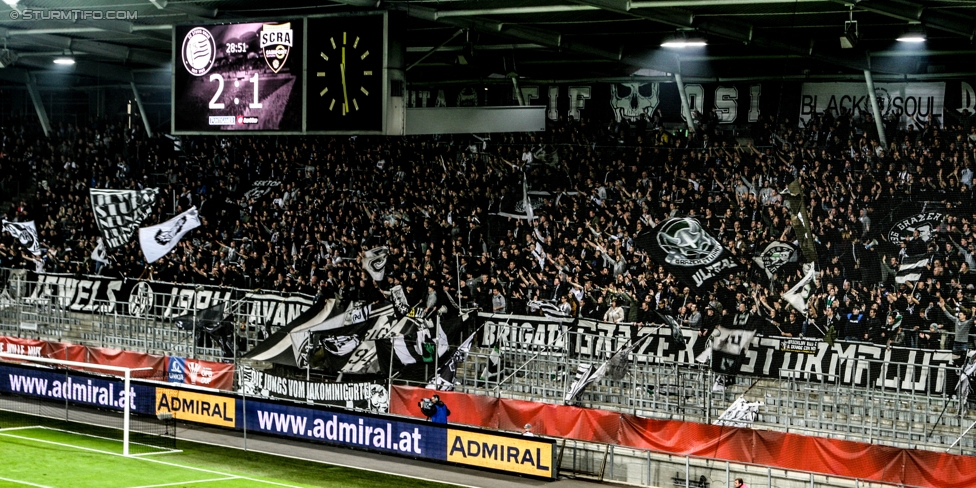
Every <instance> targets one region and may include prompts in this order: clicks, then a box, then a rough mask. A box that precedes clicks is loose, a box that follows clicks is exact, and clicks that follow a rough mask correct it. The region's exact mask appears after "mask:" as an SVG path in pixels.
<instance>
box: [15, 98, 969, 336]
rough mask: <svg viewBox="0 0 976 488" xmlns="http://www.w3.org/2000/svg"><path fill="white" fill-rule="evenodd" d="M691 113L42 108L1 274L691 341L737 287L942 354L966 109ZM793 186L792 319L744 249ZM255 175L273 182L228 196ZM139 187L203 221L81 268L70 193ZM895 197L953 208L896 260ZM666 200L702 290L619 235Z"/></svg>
mask: <svg viewBox="0 0 976 488" xmlns="http://www.w3.org/2000/svg"><path fill="white" fill-rule="evenodd" d="M696 115H697V114H696ZM696 121H698V122H699V124H700V125H699V130H698V131H697V132H695V133H692V135H691V137H687V136H685V135H683V134H684V133H683V132H680V131H670V130H668V129H667V128H665V127H664V126H662V125H661V124H660V123H659V119H657V118H655V119H654V120H652V121H640V122H639V123H634V124H630V123H627V122H626V121H625V122H622V123H610V124H606V123H595V122H592V121H589V120H586V119H584V120H579V121H576V120H573V119H571V118H570V119H568V120H560V121H557V122H552V123H550V125H549V127H548V128H547V130H546V131H545V132H542V133H528V134H492V135H491V136H490V137H488V136H415V137H390V138H380V137H334V138H333V137H293V136H288V137H285V136H281V137H269V136H259V137H257V136H250V137H249V136H238V135H233V136H230V135H229V136H226V137H182V138H179V139H175V138H172V137H168V136H164V135H157V136H156V137H152V138H147V137H145V134H144V133H141V131H139V130H135V129H123V128H122V127H120V126H117V125H112V124H109V123H100V122H94V123H91V124H89V125H84V126H79V125H73V124H56V125H55V127H54V129H53V132H52V134H51V135H50V136H49V137H45V136H43V135H42V134H40V133H39V132H38V131H36V130H33V129H32V128H31V126H30V125H29V124H18V123H8V124H7V125H6V126H5V127H3V129H2V137H3V147H2V152H3V154H2V157H0V175H2V177H0V185H3V187H2V188H0V190H2V192H3V195H8V196H9V195H14V194H15V193H16V192H15V190H14V188H15V186H16V187H17V188H20V186H19V183H15V181H19V180H15V177H18V178H20V177H24V175H29V180H28V181H29V185H28V184H25V185H24V187H25V188H33V189H36V190H32V191H30V192H26V193H25V192H21V193H20V194H19V196H18V198H17V199H16V200H14V201H12V202H10V206H9V208H2V209H0V213H3V214H4V218H5V219H8V220H18V221H29V220H33V221H35V223H36V226H37V230H38V233H39V238H40V241H41V242H42V243H43V254H42V255H41V256H33V255H31V254H30V253H27V252H26V251H25V249H24V248H23V247H22V246H21V245H20V244H19V243H17V242H16V241H14V240H13V239H12V238H11V237H10V236H9V235H7V234H4V235H3V237H2V238H0V266H3V267H27V268H30V269H37V270H43V271H45V272H49V273H80V274H96V273H97V274H102V275H108V276H120V277H126V278H131V279H155V280H162V281H174V282H187V283H207V284H219V285H223V286H233V287H240V288H263V289H275V290H282V291H289V292H299V293H305V294H308V295H316V296H320V297H334V296H340V297H342V298H344V299H351V300H375V299H380V298H382V297H383V296H384V295H388V294H389V290H390V289H391V287H393V286H394V285H402V287H403V289H404V291H405V293H406V296H407V298H408V301H409V302H410V303H411V305H414V306H415V307H416V310H417V311H418V313H434V312H435V311H436V310H438V309H440V308H441V307H445V306H446V307H454V308H457V307H462V306H463V307H469V306H478V307H480V308H481V309H483V310H494V311H497V312H510V313H518V314H537V313H541V311H542V310H548V311H550V312H552V311H556V310H558V311H559V313H565V314H568V315H580V316H584V317H591V318H597V319H602V320H608V321H614V322H636V323H651V322H659V320H660V318H659V316H658V315H657V312H663V313H667V314H671V315H674V316H676V317H678V318H679V320H681V322H682V323H683V324H684V325H685V326H688V327H696V328H699V329H701V330H702V333H703V334H704V333H707V332H708V329H709V328H711V327H714V326H715V325H716V324H718V323H719V322H720V321H721V320H722V317H723V316H728V315H730V314H731V313H734V311H735V309H736V308H738V307H739V304H740V303H741V304H743V305H744V306H745V307H746V309H750V308H751V309H752V310H753V311H754V312H755V313H756V314H757V317H761V318H762V320H763V322H762V324H763V326H762V327H763V329H764V333H767V334H775V335H784V336H800V335H803V336H811V337H823V336H824V335H825V334H827V333H828V331H829V330H830V329H831V328H833V329H834V330H835V331H836V334H837V337H838V338H842V339H843V338H847V339H851V340H862V341H872V342H875V343H878V344H889V345H906V346H917V347H927V348H935V347H946V343H945V342H944V341H945V337H946V336H947V334H945V333H943V331H947V332H952V331H954V330H955V328H956V327H957V326H958V327H959V331H960V334H958V335H957V337H956V339H957V341H958V343H957V347H963V345H964V344H965V343H966V339H965V337H964V336H965V334H966V333H967V332H965V331H964V329H968V324H969V323H971V317H972V303H971V300H970V299H969V297H970V296H971V294H972V288H973V286H974V284H976V274H973V272H972V271H971V269H972V267H973V266H974V265H976V263H974V261H973V255H974V254H976V248H974V243H973V235H972V232H973V229H972V226H973V223H974V220H976V214H974V213H973V210H972V196H973V158H976V126H973V125H972V124H971V122H970V121H969V119H968V118H966V117H964V118H960V119H958V120H955V119H954V120H953V122H952V123H949V124H944V125H943V122H942V121H940V120H938V119H932V118H929V119H928V120H919V119H915V120H909V119H907V118H905V119H904V120H898V119H892V120H888V121H886V126H885V130H886V133H887V134H886V135H887V138H888V141H890V143H889V144H888V145H887V146H882V145H881V144H879V138H878V137H877V133H876V132H875V128H874V127H875V125H874V123H873V122H872V121H871V120H870V117H869V116H862V115H861V114H850V113H846V112H845V113H841V114H836V113H833V114H831V113H826V114H820V115H819V116H816V117H814V118H813V119H812V120H810V121H809V122H807V123H806V124H803V125H799V126H798V124H797V123H796V122H791V121H788V120H780V121H777V120H773V119H772V117H768V116H767V117H764V118H762V120H760V121H759V122H758V123H756V124H755V125H754V126H753V127H751V128H750V131H749V136H748V137H745V138H744V137H739V138H734V137H732V136H731V135H728V134H731V131H724V132H723V131H722V130H721V129H720V128H719V127H718V126H717V125H716V124H714V123H710V122H709V118H708V117H707V116H700V115H697V116H696ZM524 175H528V176H527V177H526V176H524ZM523 179H525V180H528V181H530V182H532V183H531V185H530V186H532V189H533V190H540V191H539V192H537V193H535V196H534V197H533V198H534V199H535V203H534V205H533V207H534V208H533V210H532V213H533V214H534V217H535V218H533V219H519V218H513V217H504V216H498V215H497V213H498V212H500V211H502V212H503V213H505V212H504V211H503V210H504V209H506V208H508V206H510V204H511V203H512V202H513V201H521V200H523V194H522V188H523V186H522V185H523ZM795 179H800V180H801V181H802V184H803V186H804V189H805V192H806V193H807V194H806V197H807V202H806V203H807V208H808V209H809V214H810V221H811V229H812V231H813V234H814V236H815V237H816V239H817V248H816V251H817V255H818V269H819V270H820V272H819V279H818V281H817V286H816V287H815V288H814V291H813V293H812V295H810V297H809V307H808V313H807V314H806V315H804V314H802V313H798V312H797V311H796V310H795V309H793V308H791V307H790V306H788V305H786V304H785V302H784V301H783V300H782V299H781V296H780V295H781V293H782V292H783V291H784V290H786V289H787V288H788V287H789V286H790V285H791V284H793V283H795V282H797V281H798V280H799V278H800V271H799V270H798V269H793V268H791V269H790V272H788V273H781V274H780V275H776V276H774V277H773V278H772V280H767V278H766V277H765V274H764V272H763V271H762V270H760V269H758V266H757V265H756V263H755V262H754V261H753V259H752V258H753V256H754V254H755V253H756V252H758V251H759V250H761V249H762V248H763V247H764V246H765V245H766V244H767V243H769V242H771V241H773V240H785V241H795V240H796V239H797V236H796V232H795V231H794V229H793V227H792V226H791V225H790V222H791V219H790V214H789V212H788V210H787V208H786V206H784V204H783V196H782V192H783V190H784V189H785V188H787V186H788V185H789V183H790V182H792V181H793V180H795ZM257 181H265V182H267V181H271V182H276V183H274V184H273V186H271V191H270V192H268V193H267V194H265V195H262V194H261V192H255V193H252V194H250V198H248V197H245V196H244V195H245V192H246V191H247V190H250V189H252V188H253V187H254V184H255V182H257ZM147 187H158V188H160V198H159V200H158V202H157V204H156V206H155V208H154V211H153V214H152V215H151V216H150V217H149V218H148V219H147V220H146V222H144V223H143V225H150V224H153V223H157V222H161V221H163V220H165V219H167V218H170V217H172V216H173V215H175V214H176V213H179V212H182V211H184V210H186V209H188V208H190V207H191V206H196V207H197V208H198V209H200V212H201V215H202V217H203V222H204V224H203V226H201V227H200V228H198V229H196V230H193V231H192V232H191V233H190V234H188V235H187V236H186V237H185V238H184V239H183V240H182V241H181V242H180V244H179V245H178V247H177V248H176V249H175V250H174V251H173V252H171V253H170V254H168V255H167V256H165V257H164V258H163V259H161V260H159V261H157V262H154V263H146V262H144V257H143V255H142V253H141V252H140V250H139V247H138V242H137V239H133V240H132V241H130V242H129V244H127V245H126V246H124V247H121V248H117V249H114V250H111V251H110V256H111V259H110V261H111V262H110V263H109V264H107V265H103V264H101V263H97V262H95V261H93V260H92V259H91V252H92V249H93V248H94V247H95V245H96V238H97V237H98V236H99V235H100V234H99V231H98V228H97V227H96V224H95V220H94V218H93V215H92V211H91V205H90V203H89V189H90V188H107V189H142V188H147ZM2 200H3V199H2V198H0V201H2ZM906 200H915V201H940V202H944V203H945V204H946V205H947V206H948V207H950V208H953V209H956V210H955V211H954V212H953V214H954V216H953V217H950V218H949V219H948V220H947V221H946V222H945V225H944V226H943V227H942V228H941V229H939V232H935V233H933V234H932V235H926V236H920V235H916V236H914V237H913V238H909V239H908V240H907V241H906V242H903V243H896V244H898V245H901V246H902V248H903V249H904V251H901V252H899V251H897V250H896V249H893V248H892V247H889V246H888V243H885V242H883V241H882V242H878V237H877V229H875V228H874V225H876V223H877V222H879V221H880V220H881V219H883V217H884V215H885V213H886V212H887V211H888V210H890V207H891V205H892V204H893V203H894V202H900V201H906ZM670 216H693V217H696V218H698V219H699V221H700V222H701V224H702V226H703V227H704V228H706V229H707V230H708V231H709V232H711V233H712V234H713V235H715V236H716V237H718V238H719V240H720V241H721V242H722V243H723V244H724V245H725V246H726V247H727V248H728V249H729V250H730V252H731V253H732V255H733V256H734V257H735V258H736V259H738V260H739V261H740V262H741V264H742V265H743V267H744V269H745V270H746V271H744V272H742V273H740V274H738V275H735V276H732V277H729V279H727V280H723V281H722V282H720V283H718V284H717V285H716V287H715V288H714V290H713V291H712V292H711V293H707V294H696V293H693V292H692V291H691V288H689V287H688V286H687V285H686V284H684V283H680V282H678V281H676V280H675V278H674V277H673V276H671V275H670V274H669V273H667V272H666V271H665V270H664V268H663V267H661V266H659V265H657V264H656V263H654V262H653V261H652V260H651V259H650V258H649V257H648V256H647V255H646V254H645V253H643V252H641V251H640V250H639V249H637V248H635V246H634V237H635V236H636V235H638V234H639V233H641V232H643V231H644V230H646V229H648V228H649V227H651V226H654V225H656V224H657V223H659V222H661V221H662V220H663V219H666V218H668V217H670ZM377 246H388V247H389V250H390V251H389V252H390V254H389V258H388V261H387V265H386V269H385V277H384V280H383V281H380V282H375V281H374V280H373V279H372V278H371V277H370V275H369V274H367V273H366V272H365V271H364V270H363V268H362V265H361V259H362V255H363V251H365V250H367V249H371V248H374V247H377ZM927 251H931V252H933V253H934V259H933V260H932V262H931V263H930V264H929V266H928V268H927V270H926V271H925V273H924V274H923V277H922V279H921V280H919V281H918V282H915V283H907V284H902V285H896V284H895V282H894V270H895V269H897V267H898V263H899V260H900V259H904V258H905V257H906V256H908V255H911V254H916V253H920V252H927ZM459 285H460V286H459ZM943 310H945V312H944V311H943ZM949 337H950V338H951V334H950V335H949ZM940 341H943V342H942V343H940Z"/></svg>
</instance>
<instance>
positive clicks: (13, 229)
mask: <svg viewBox="0 0 976 488" xmlns="http://www.w3.org/2000/svg"><path fill="white" fill-rule="evenodd" d="M3 230H4V232H6V233H8V234H10V235H12V236H14V239H17V240H18V241H20V243H21V244H23V245H24V247H26V248H27V250H28V251H30V252H31V254H33V255H35V256H40V255H41V243H40V241H38V240H37V227H35V226H34V221H33V220H31V221H30V222H10V221H7V220H4V221H3Z"/></svg>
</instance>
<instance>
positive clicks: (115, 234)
mask: <svg viewBox="0 0 976 488" xmlns="http://www.w3.org/2000/svg"><path fill="white" fill-rule="evenodd" d="M158 194H159V188H146V189H145V190H99V189H96V188H92V189H91V190H89V196H90V198H91V204H92V213H93V214H95V223H96V224H97V225H98V230H100V231H101V232H102V236H104V237H105V245H106V246H107V247H108V248H109V249H115V248H116V247H120V246H123V245H125V243H127V242H129V239H131V238H132V234H133V233H135V231H136V229H138V228H139V225H140V224H142V221H143V220H146V217H148V216H149V214H150V213H151V212H152V207H153V204H154V203H156V196H157V195H158Z"/></svg>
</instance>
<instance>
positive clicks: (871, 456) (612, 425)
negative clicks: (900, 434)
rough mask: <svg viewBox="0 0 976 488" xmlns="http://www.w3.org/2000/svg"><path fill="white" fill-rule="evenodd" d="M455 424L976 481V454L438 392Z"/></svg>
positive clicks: (876, 474)
mask: <svg viewBox="0 0 976 488" xmlns="http://www.w3.org/2000/svg"><path fill="white" fill-rule="evenodd" d="M430 394H431V391H430V390H426V389H423V388H414V387H405V386H394V387H393V389H392V395H391V401H390V413H393V414H399V415H405V416H412V417H420V416H422V414H421V413H420V411H419V409H418V407H417V403H418V402H419V401H420V400H421V399H423V398H425V397H429V396H430ZM438 394H439V395H440V397H441V400H443V401H444V402H445V403H446V404H447V405H448V407H449V408H450V409H451V413H452V415H451V417H450V420H451V421H452V422H457V423H463V424H468V425H474V426H479V427H484V428H489V429H500V430H509V431H512V430H520V429H522V427H523V426H524V425H525V424H526V423H529V424H532V429H533V432H534V433H536V434H541V435H548V436H555V437H565V438H570V439H578V440H582V441H590V442H597V443H601V444H615V445H620V446H628V447H633V448H637V449H649V450H652V451H658V452H667V453H671V454H679V455H689V456H701V457H708V458H713V459H720V460H727V461H733V462H738V463H748V464H761V465H767V466H772V467H777V468H783V469H788V470H799V471H809V472H815V473H824V474H831V475H836V476H843V477H849V478H859V479H867V480H874V481H878V482H883V483H893V484H902V485H912V486H934V487H944V486H976V457H971V456H960V455H955V454H946V453H938V452H931V451H923V450H914V449H901V448H895V447H887V446H879V445H872V444H867V443H862V442H852V441H845V440H840V439H828V438H822V437H810V436H804V435H798V434H791V433H781V432H771V431H761V430H754V429H748V428H737V427H726V426H718V425H711V424H700V423H693V422H682V421H677V420H655V419H647V418H642V417H638V416H636V415H631V414H623V413H618V412H610V411H605V410H593V409H585V408H579V407H573V406H563V405H552V404H544V403H538V402H529V401H523V400H513V399H507V398H494V397H486V396H478V395H469V394H465V393H457V392H438Z"/></svg>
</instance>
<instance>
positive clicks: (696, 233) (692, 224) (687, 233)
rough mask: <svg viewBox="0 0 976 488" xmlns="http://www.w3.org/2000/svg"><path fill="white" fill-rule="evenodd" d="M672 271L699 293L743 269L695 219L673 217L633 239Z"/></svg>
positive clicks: (666, 268)
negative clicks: (724, 277) (727, 275)
mask: <svg viewBox="0 0 976 488" xmlns="http://www.w3.org/2000/svg"><path fill="white" fill-rule="evenodd" d="M634 244H635V245H637V247H638V248H640V249H641V250H643V251H645V252H647V253H648V254H650V255H651V258H653V259H654V261H655V262H657V263H658V264H660V265H661V266H663V267H664V269H665V270H667V271H668V272H669V273H672V274H673V275H675V276H676V277H677V278H678V279H679V280H681V281H682V282H683V283H685V284H687V285H688V286H690V287H691V288H692V289H693V290H695V292H697V293H706V292H708V291H710V290H711V286H712V283H714V282H715V280H717V279H719V278H720V277H722V276H724V275H726V274H729V273H734V272H736V271H738V270H739V269H741V266H739V263H738V262H737V261H736V260H735V258H734V257H733V256H732V254H731V253H730V252H729V251H728V250H727V249H725V247H723V246H722V244H721V243H720V242H719V241H718V239H716V238H715V237H712V235H711V234H709V233H708V231H706V230H705V229H703V228H702V226H701V224H700V223H699V222H698V220H696V219H693V218H672V219H668V220H665V221H664V222H662V223H661V224H660V225H658V226H656V227H654V228H653V229H651V230H649V231H647V232H643V233H641V234H640V235H638V236H637V237H636V238H635V239H634Z"/></svg>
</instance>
